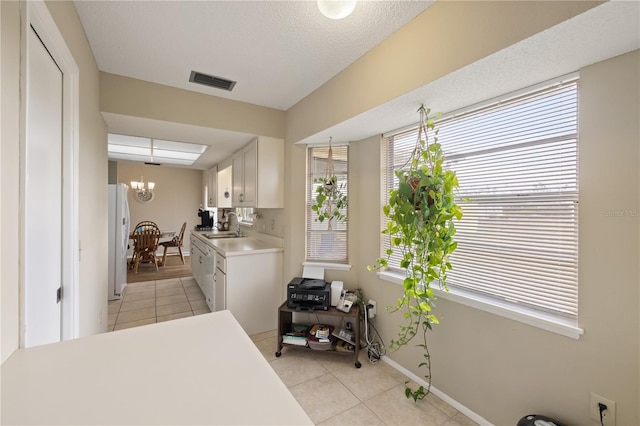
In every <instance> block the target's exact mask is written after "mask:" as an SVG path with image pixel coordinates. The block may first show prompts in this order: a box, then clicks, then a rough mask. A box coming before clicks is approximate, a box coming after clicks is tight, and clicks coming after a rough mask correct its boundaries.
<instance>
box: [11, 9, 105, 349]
mask: <svg viewBox="0 0 640 426" xmlns="http://www.w3.org/2000/svg"><path fill="white" fill-rule="evenodd" d="M47 6H48V9H49V11H50V13H51V15H52V17H53V19H54V21H55V22H56V25H57V26H58V28H59V30H60V33H61V34H62V36H63V38H64V40H65V42H66V43H67V45H68V47H69V50H70V51H71V54H72V55H73V57H74V59H75V61H76V64H77V65H78V67H79V70H80V81H79V86H80V95H79V96H80V97H79V111H80V115H79V141H80V143H79V152H78V161H79V164H80V167H79V181H80V182H79V223H78V231H79V235H78V238H79V239H80V241H81V248H82V251H81V256H82V258H81V262H80V264H79V278H78V279H79V294H78V295H77V297H78V306H79V335H80V336H86V335H90V334H95V333H99V332H102V331H105V330H106V324H107V321H106V319H107V309H106V308H107V302H106V297H105V296H106V293H107V215H106V211H107V189H106V188H107V186H106V182H107V152H106V142H107V137H106V126H105V123H104V121H103V120H102V116H101V115H100V113H99V111H98V89H99V86H98V69H97V67H96V63H95V60H94V58H93V54H92V52H91V50H90V48H89V44H88V42H87V39H86V37H85V35H84V31H83V29H82V26H81V25H80V21H79V19H78V16H77V14H76V11H75V8H74V6H73V4H72V3H71V2H50V3H47ZM24 7H25V3H24V2H18V1H15V2H14V1H10V2H5V1H3V2H0V8H1V11H2V12H1V15H2V26H1V27H0V28H1V34H2V35H1V39H2V49H1V55H2V109H1V112H2V116H1V118H2V122H1V124H2V126H1V127H2V133H1V136H2V145H1V147H2V148H1V149H2V151H1V154H2V155H1V160H2V172H1V173H2V184H1V185H2V186H1V188H2V212H1V214H2V222H1V226H2V228H1V229H0V236H1V237H2V241H1V249H2V257H1V262H2V264H1V265H0V266H1V267H0V270H1V275H0V279H1V281H0V291H1V298H2V310H1V312H0V318H1V320H2V330H1V332H2V353H1V359H2V361H4V360H5V359H6V358H7V357H8V356H9V355H10V354H11V353H12V352H13V351H14V350H15V349H17V348H18V344H19V327H20V321H19V318H20V314H19V312H20V300H19V296H18V295H19V288H20V287H19V280H20V276H19V261H20V260H19V256H18V248H19V237H18V230H19V229H20V220H21V219H20V210H19V205H20V197H19V183H20V174H19V163H20V156H19V147H20V139H19V138H20V128H19V117H20V111H21V108H22V105H21V103H20V98H19V92H18V90H19V87H20V84H19V83H20V49H21V44H20V43H21V40H20V27H21V9H23V8H24Z"/></svg>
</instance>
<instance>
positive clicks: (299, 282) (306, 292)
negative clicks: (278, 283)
mask: <svg viewBox="0 0 640 426" xmlns="http://www.w3.org/2000/svg"><path fill="white" fill-rule="evenodd" d="M329 306H331V284H330V283H328V282H326V281H324V280H320V279H314V278H294V279H292V280H291V282H290V283H289V284H287V307H289V308H292V309H295V310H297V311H318V310H323V311H326V310H328V309H329Z"/></svg>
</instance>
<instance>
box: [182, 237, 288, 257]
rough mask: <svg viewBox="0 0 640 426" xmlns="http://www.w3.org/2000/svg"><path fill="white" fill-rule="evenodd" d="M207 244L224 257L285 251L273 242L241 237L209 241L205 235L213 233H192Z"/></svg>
mask: <svg viewBox="0 0 640 426" xmlns="http://www.w3.org/2000/svg"><path fill="white" fill-rule="evenodd" d="M191 232H192V235H195V236H196V237H197V238H199V239H200V240H201V241H204V243H205V244H207V245H209V246H211V247H213V248H214V249H216V250H217V251H219V252H221V253H222V254H223V255H224V256H227V257H228V256H242V255H250V254H259V253H271V252H281V251H284V249H283V248H282V246H279V245H277V244H273V243H271V242H267V241H262V240H259V239H256V238H250V237H240V238H212V239H209V238H207V237H205V236H204V234H207V233H212V232H211V231H206V232H202V231H191Z"/></svg>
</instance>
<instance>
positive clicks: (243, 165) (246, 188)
mask: <svg viewBox="0 0 640 426" xmlns="http://www.w3.org/2000/svg"><path fill="white" fill-rule="evenodd" d="M232 161H233V166H232V175H233V201H232V206H233V207H254V208H265V209H268V208H283V207H284V140H283V139H278V138H271V137H266V136H259V137H258V138H257V139H256V140H254V141H252V142H251V143H249V144H248V145H247V146H245V147H244V148H243V149H241V150H240V151H238V152H236V153H235V154H234V155H233V157H232Z"/></svg>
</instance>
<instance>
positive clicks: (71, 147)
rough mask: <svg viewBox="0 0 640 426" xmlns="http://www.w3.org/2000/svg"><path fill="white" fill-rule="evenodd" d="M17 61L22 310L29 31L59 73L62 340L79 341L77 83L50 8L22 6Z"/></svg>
mask: <svg viewBox="0 0 640 426" xmlns="http://www.w3.org/2000/svg"><path fill="white" fill-rule="evenodd" d="M21 20H22V28H21V43H20V45H21V47H20V48H21V62H20V86H21V87H20V92H21V99H22V102H21V106H20V217H21V221H20V230H19V239H20V241H19V246H20V249H19V250H20V259H21V260H20V305H21V307H24V303H25V279H24V277H25V275H24V261H23V259H24V256H25V229H24V227H25V223H24V217H25V204H24V201H25V185H24V183H25V177H26V172H25V148H26V129H27V127H26V125H27V123H26V116H27V110H26V102H25V101H24V100H25V99H27V96H26V82H27V71H28V70H27V63H26V58H27V49H30V48H31V42H30V41H29V37H27V35H28V31H30V27H31V26H33V28H34V29H35V30H36V32H37V33H38V36H39V37H40V39H41V40H42V42H43V43H44V45H45V46H46V47H47V50H48V51H49V53H50V54H51V56H52V57H53V58H54V59H55V61H56V63H57V65H58V67H59V68H60V69H61V70H62V73H63V77H62V86H63V87H62V90H63V93H62V265H61V267H62V293H63V297H62V312H61V322H62V324H61V330H60V331H61V336H62V340H68V339H73V338H76V337H79V334H80V333H79V330H80V326H79V300H78V295H79V285H78V283H79V269H80V268H79V254H80V250H79V246H80V241H79V232H78V218H79V215H78V205H79V203H78V195H79V179H78V176H79V162H78V157H79V93H80V89H79V81H80V73H79V69H78V65H77V64H76V62H75V59H74V58H73V55H72V54H71V51H70V50H69V47H68V46H67V44H66V43H65V41H64V38H63V37H62V34H61V33H60V30H59V29H58V27H57V25H56V23H55V21H54V20H53V17H52V16H51V13H50V12H49V9H48V8H47V6H46V4H45V3H44V1H42V0H32V1H26V2H21ZM24 315H25V310H24V309H23V308H21V313H20V347H24V343H25V332H26V330H25V317H24Z"/></svg>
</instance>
